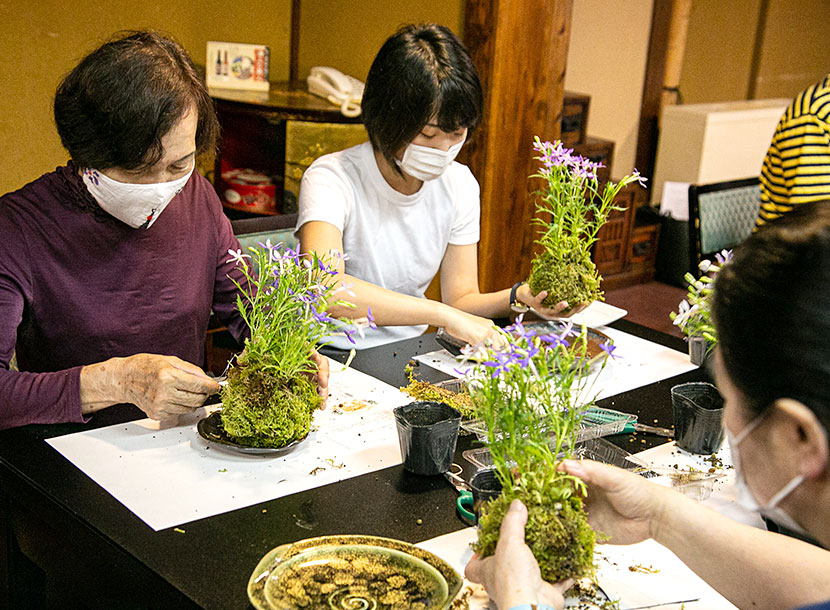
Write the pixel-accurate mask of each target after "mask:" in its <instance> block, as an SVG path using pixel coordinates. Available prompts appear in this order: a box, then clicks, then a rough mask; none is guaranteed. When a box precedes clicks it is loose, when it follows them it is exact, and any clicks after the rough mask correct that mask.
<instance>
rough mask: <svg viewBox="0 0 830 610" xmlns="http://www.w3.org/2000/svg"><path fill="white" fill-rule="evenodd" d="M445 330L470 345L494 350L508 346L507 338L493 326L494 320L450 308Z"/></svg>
mask: <svg viewBox="0 0 830 610" xmlns="http://www.w3.org/2000/svg"><path fill="white" fill-rule="evenodd" d="M444 329H445V330H446V331H447V332H448V333H449V334H451V335H452V336H453V337H457V338H458V339H461V340H462V341H465V342H466V343H469V344H470V345H486V346H487V347H493V348H494V349H501V348H503V347H506V346H507V337H506V336H505V334H504V332H503V331H502V330H501V329H500V328H499V327H498V326H496V325H495V324H493V321H492V320H488V319H487V318H480V317H479V316H474V315H473V314H469V313H466V312H463V311H461V310H459V309H454V308H450V312H449V314H448V316H447V320H446V321H445V323H444Z"/></svg>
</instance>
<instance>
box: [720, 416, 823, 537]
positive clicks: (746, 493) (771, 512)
mask: <svg viewBox="0 0 830 610" xmlns="http://www.w3.org/2000/svg"><path fill="white" fill-rule="evenodd" d="M765 415H766V413H762V414H761V415H759V416H758V417H756V418H755V419H753V420H752V421H751V422H749V423H748V424H747V425H746V426H745V427H744V429H743V430H741V431H740V432H738V434H736V435H735V436H734V437H733V436H732V433H731V432H729V428H726V438H727V439H728V441H729V450H730V451H731V452H732V465H733V466H734V467H735V487H736V488H737V495H738V504H740V505H741V506H742V507H743V508H745V509H746V510H748V511H752V512H759V513H761V516H762V517H765V518H767V519H769V520H770V521H774V522H775V523H777V524H778V525H781V526H783V527H785V528H787V529H788V530H790V531H792V532H796V533H798V534H801V535H803V536H809V533H808V532H807V530H805V529H804V528H803V527H801V526H800V525H799V524H798V523H796V521H795V519H793V518H792V517H790V515H789V514H787V511H785V510H784V509H783V508H781V507H780V506H779V504H780V503H781V500H783V499H784V498H786V497H787V496H788V495H790V494H791V493H792V492H793V490H794V489H795V488H796V487H798V486H799V485H801V483H803V482H804V475H803V474H798V475H796V476H795V477H793V478H792V479H791V480H790V482H789V483H787V484H786V485H784V487H783V489H781V491H779V492H778V493H777V494H775V495H774V496H773V497H772V498H770V501H769V502H767V503H766V504H764V505H761V504H759V503H758V501H757V500H756V499H755V495H754V494H753V493H752V490H751V489H750V488H749V485H747V484H746V479H744V475H743V472H742V471H741V459H740V453H739V452H738V445H739V444H740V443H741V441H743V440H744V439H745V438H746V437H747V436H749V433H750V432H752V431H753V430H755V428H757V427H758V425H759V424H760V423H761V422H762V421H763V419H764V416H765Z"/></svg>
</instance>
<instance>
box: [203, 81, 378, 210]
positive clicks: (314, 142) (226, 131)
mask: <svg viewBox="0 0 830 610" xmlns="http://www.w3.org/2000/svg"><path fill="white" fill-rule="evenodd" d="M211 96H212V97H213V99H214V101H215V102H216V110H217V115H218V117H219V123H220V125H221V127H222V132H221V143H220V146H219V151H218V154H217V157H216V163H215V169H214V181H213V183H214V187H215V188H216V192H217V193H218V194H219V198H220V199H221V200H222V203H223V205H224V206H225V211H226V213H227V214H228V216H230V217H231V218H242V217H246V216H251V215H254V214H259V215H262V214H289V213H292V212H296V211H297V194H298V192H297V189H298V186H299V177H300V176H302V171H304V169H305V168H306V167H308V165H309V164H310V163H311V161H313V160H314V159H315V158H316V157H318V156H320V155H322V154H325V153H328V152H333V151H334V150H340V149H342V148H347V147H348V146H351V145H353V144H357V143H359V142H361V141H365V140H366V139H367V137H366V131H365V129H364V128H363V125H362V123H361V119H360V118H359V117H358V118H347V117H344V116H343V115H342V114H341V113H340V110H339V108H338V107H337V106H334V105H332V104H329V103H328V102H327V101H325V100H323V99H322V98H319V97H317V96H315V95H311V94H310V93H308V91H306V90H305V89H292V88H290V87H289V86H288V84H287V83H271V89H270V91H269V92H268V93H259V92H254V91H233V90H228V89H222V90H220V89H212V90H211Z"/></svg>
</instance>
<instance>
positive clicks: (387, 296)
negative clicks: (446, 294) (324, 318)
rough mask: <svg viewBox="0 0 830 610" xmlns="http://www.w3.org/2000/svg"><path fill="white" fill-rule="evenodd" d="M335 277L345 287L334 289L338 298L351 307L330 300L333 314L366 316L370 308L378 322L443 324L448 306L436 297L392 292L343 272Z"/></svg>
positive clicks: (376, 322) (382, 323)
mask: <svg viewBox="0 0 830 610" xmlns="http://www.w3.org/2000/svg"><path fill="white" fill-rule="evenodd" d="M336 281H337V282H338V283H340V285H341V286H342V287H344V288H342V289H341V290H340V291H338V292H337V293H336V296H337V297H338V299H339V300H341V301H346V302H348V303H350V304H352V305H354V307H350V306H348V305H337V304H333V305H331V306H330V307H329V310H328V311H329V313H330V314H331V315H332V316H335V317H340V318H348V319H356V318H365V317H366V316H367V314H368V310H369V308H371V310H372V317H373V318H374V320H375V324H377V325H378V326H412V325H417V324H429V325H431V326H436V327H437V326H444V323H445V321H446V317H447V309H448V307H447V305H445V304H443V303H440V302H438V301H433V300H431V299H422V298H418V297H413V296H410V295H406V294H401V293H399V292H394V291H392V290H388V289H386V288H382V287H380V286H377V285H375V284H372V283H370V282H366V281H364V280H360V279H358V278H356V277H353V276H350V275H346V274H338V276H337V278H336ZM346 288H347V289H348V290H349V291H350V292H352V293H354V296H352V294H348V293H347V292H346Z"/></svg>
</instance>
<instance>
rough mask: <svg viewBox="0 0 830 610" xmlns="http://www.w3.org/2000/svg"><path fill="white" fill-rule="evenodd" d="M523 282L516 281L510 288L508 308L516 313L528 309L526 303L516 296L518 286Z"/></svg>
mask: <svg viewBox="0 0 830 610" xmlns="http://www.w3.org/2000/svg"><path fill="white" fill-rule="evenodd" d="M525 283H526V282H516V283H515V284H513V288H511V289H510V309H511V311H515V312H516V313H524V312H526V311H527V310H528V309H530V308H529V307H528V306H527V305H525V304H524V303H522V302H521V301H519V300H518V299H517V298H516V292H517V291H518V290H519V286H521V285H522V284H525Z"/></svg>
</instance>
